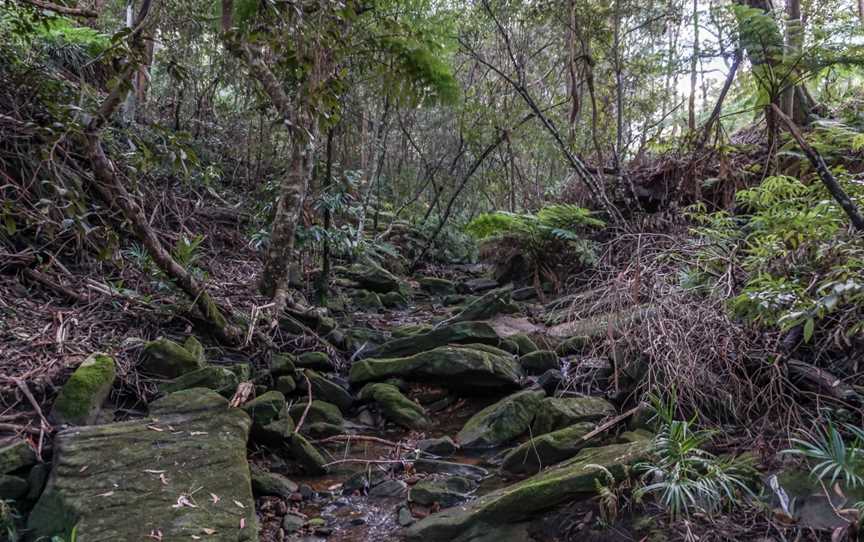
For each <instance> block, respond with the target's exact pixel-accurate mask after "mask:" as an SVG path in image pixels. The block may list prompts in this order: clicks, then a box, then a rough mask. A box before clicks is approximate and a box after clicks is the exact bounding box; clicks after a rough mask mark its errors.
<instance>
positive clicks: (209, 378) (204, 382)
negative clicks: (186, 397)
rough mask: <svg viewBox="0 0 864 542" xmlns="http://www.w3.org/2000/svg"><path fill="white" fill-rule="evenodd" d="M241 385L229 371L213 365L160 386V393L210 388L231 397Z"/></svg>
mask: <svg viewBox="0 0 864 542" xmlns="http://www.w3.org/2000/svg"><path fill="white" fill-rule="evenodd" d="M239 383H240V381H239V379H238V378H237V375H236V374H234V373H233V372H231V371H230V370H229V369H226V368H225V367H215V366H212V365H211V366H208V367H204V368H203V369H197V370H195V371H192V372H189V373H186V374H184V375H182V376H178V377H177V378H175V379H174V380H171V381H169V382H165V383H163V384H160V385H159V391H160V392H161V393H174V392H175V391H180V390H186V389H190V388H208V389H211V390H214V391H216V392H217V393H220V394H222V395H224V396H226V397H230V396H231V395H233V394H234V392H235V391H236V390H237V385H238V384H239Z"/></svg>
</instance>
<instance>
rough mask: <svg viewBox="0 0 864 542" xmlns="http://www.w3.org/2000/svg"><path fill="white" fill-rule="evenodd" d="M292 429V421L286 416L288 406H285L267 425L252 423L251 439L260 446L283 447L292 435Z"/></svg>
mask: <svg viewBox="0 0 864 542" xmlns="http://www.w3.org/2000/svg"><path fill="white" fill-rule="evenodd" d="M294 427H295V426H294V420H293V419H292V418H291V416H290V415H289V414H288V405H285V406H283V407H282V410H280V411H279V415H278V416H276V418H275V419H272V420H270V421H269V422H267V423H253V424H252V437H253V438H254V439H255V440H256V441H257V442H260V443H262V444H267V445H270V446H284V445H285V444H286V442H287V441H288V440H289V439H290V438H291V435H292V434H294Z"/></svg>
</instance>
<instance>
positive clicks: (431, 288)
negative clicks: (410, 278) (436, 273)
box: [417, 277, 456, 296]
mask: <svg viewBox="0 0 864 542" xmlns="http://www.w3.org/2000/svg"><path fill="white" fill-rule="evenodd" d="M417 282H418V283H419V284H420V289H421V290H423V291H424V292H426V293H429V294H431V295H435V296H445V295H453V294H455V293H456V284H455V283H454V282H453V281H452V280H447V279H441V278H438V277H420V278H419V279H417Z"/></svg>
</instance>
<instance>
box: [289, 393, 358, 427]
mask: <svg viewBox="0 0 864 542" xmlns="http://www.w3.org/2000/svg"><path fill="white" fill-rule="evenodd" d="M305 410H306V400H305V399H304V400H302V401H299V402H297V403H295V404H294V405H292V406H291V409H290V410H289V412H290V414H291V418H293V419H294V421H295V422H298V423H299V422H300V417H301V416H303V412H304V411H305ZM344 422H345V418H343V417H342V412H341V411H340V410H339V407H337V406H336V405H334V404H331V403H328V402H326V401H319V400H318V399H313V400H312V405H311V406H310V407H309V412H308V413H307V414H306V421H305V422H303V423H304V424H306V423H310V424H312V423H329V424H333V425H339V426H341V425H342V424H343V423H344Z"/></svg>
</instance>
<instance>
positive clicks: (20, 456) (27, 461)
mask: <svg viewBox="0 0 864 542" xmlns="http://www.w3.org/2000/svg"><path fill="white" fill-rule="evenodd" d="M35 464H36V452H35V451H33V447H32V446H30V444H29V443H28V442H27V441H26V440H24V439H21V438H16V437H11V438H9V439H6V440H3V441H0V474H9V473H12V472H15V471H17V470H19V469H24V468H27V467H30V466H32V465H35Z"/></svg>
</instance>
